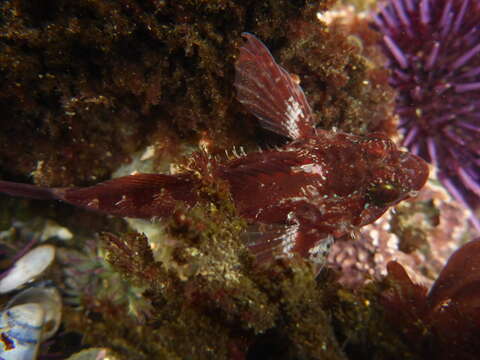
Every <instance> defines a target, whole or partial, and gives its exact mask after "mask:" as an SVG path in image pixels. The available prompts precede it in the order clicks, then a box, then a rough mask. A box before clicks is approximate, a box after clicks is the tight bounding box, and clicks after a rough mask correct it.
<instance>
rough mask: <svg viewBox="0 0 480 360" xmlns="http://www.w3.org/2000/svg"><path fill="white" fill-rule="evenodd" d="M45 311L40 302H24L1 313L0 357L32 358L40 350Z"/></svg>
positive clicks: (17, 359) (8, 359) (11, 359)
mask: <svg viewBox="0 0 480 360" xmlns="http://www.w3.org/2000/svg"><path fill="white" fill-rule="evenodd" d="M44 314H45V313H44V311H43V309H42V306H41V305H40V304H34V303H31V304H22V305H17V306H14V307H12V308H9V309H7V310H5V311H3V312H2V313H1V314H0V331H1V341H0V358H1V359H4V360H32V359H35V358H36V356H37V352H38V345H39V343H40V340H39V339H40V337H41V333H42V325H43V318H44Z"/></svg>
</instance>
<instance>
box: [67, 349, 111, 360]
mask: <svg viewBox="0 0 480 360" xmlns="http://www.w3.org/2000/svg"><path fill="white" fill-rule="evenodd" d="M117 359H118V358H117V357H116V356H115V355H113V354H112V352H111V351H110V350H109V349H106V348H90V349H86V350H82V351H80V352H78V353H76V354H73V355H72V356H70V357H69V358H68V359H67V360H117Z"/></svg>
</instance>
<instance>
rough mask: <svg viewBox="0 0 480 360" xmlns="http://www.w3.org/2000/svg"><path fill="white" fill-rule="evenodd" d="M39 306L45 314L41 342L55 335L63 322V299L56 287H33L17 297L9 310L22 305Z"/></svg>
mask: <svg viewBox="0 0 480 360" xmlns="http://www.w3.org/2000/svg"><path fill="white" fill-rule="evenodd" d="M29 303H31V304H38V305H40V306H41V307H42V310H43V312H44V318H43V331H42V338H41V339H40V340H41V341H44V340H46V339H48V338H50V337H51V336H52V335H53V334H55V333H56V332H57V330H58V327H59V326H60V322H61V320H62V297H61V295H60V293H59V292H58V290H57V289H56V288H54V287H31V288H28V289H26V290H24V291H22V292H21V293H19V294H17V295H15V296H14V297H13V298H12V299H11V300H10V301H9V302H8V304H7V308H11V307H13V306H17V305H21V304H29Z"/></svg>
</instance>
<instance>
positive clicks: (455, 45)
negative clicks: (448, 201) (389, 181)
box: [374, 0, 480, 229]
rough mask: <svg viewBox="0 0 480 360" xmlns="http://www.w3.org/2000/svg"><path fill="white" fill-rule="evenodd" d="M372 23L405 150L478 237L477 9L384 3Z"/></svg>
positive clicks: (447, 2) (454, 1)
mask: <svg viewBox="0 0 480 360" xmlns="http://www.w3.org/2000/svg"><path fill="white" fill-rule="evenodd" d="M374 21H375V24H376V27H377V29H378V30H380V31H381V33H382V34H383V43H382V46H383V48H384V49H385V53H386V55H387V56H388V58H389V60H390V61H389V65H390V68H391V77H390V83H391V85H392V86H393V87H394V88H395V89H396V90H397V91H398V93H399V94H398V97H397V107H396V111H397V114H398V115H399V116H400V128H401V129H402V131H403V133H404V136H405V138H404V145H405V146H407V147H409V148H410V150H411V151H412V152H413V153H415V154H417V155H420V156H421V157H423V158H424V159H426V160H427V161H430V162H431V163H433V164H434V165H435V166H436V167H437V169H438V177H439V179H440V181H441V182H442V183H443V185H444V186H445V187H446V188H447V189H448V190H449V192H450V193H451V195H453V196H454V197H455V198H456V199H457V200H458V201H460V202H462V203H463V204H465V205H467V206H468V207H470V208H471V209H472V210H473V211H474V215H473V222H474V223H475V225H476V227H477V228H479V229H480V221H479V219H478V213H477V214H475V210H478V208H479V206H480V2H479V1H477V0H433V1H432V0H389V1H386V2H385V3H384V4H383V5H382V6H381V8H380V11H379V13H378V14H377V15H376V16H375V18H374Z"/></svg>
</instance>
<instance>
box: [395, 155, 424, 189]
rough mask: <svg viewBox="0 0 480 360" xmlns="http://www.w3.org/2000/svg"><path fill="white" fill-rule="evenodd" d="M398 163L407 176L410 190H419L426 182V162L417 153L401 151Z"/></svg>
mask: <svg viewBox="0 0 480 360" xmlns="http://www.w3.org/2000/svg"><path fill="white" fill-rule="evenodd" d="M400 165H401V166H402V168H403V171H404V173H405V175H406V176H407V179H408V183H409V187H410V188H411V190H412V191H419V190H420V189H421V188H422V187H423V186H424V185H425V183H426V182H427V180H428V174H429V173H430V170H429V167H428V164H427V162H426V161H425V160H423V159H422V158H420V157H418V156H417V155H414V154H411V153H408V152H404V151H402V152H401V153H400Z"/></svg>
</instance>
